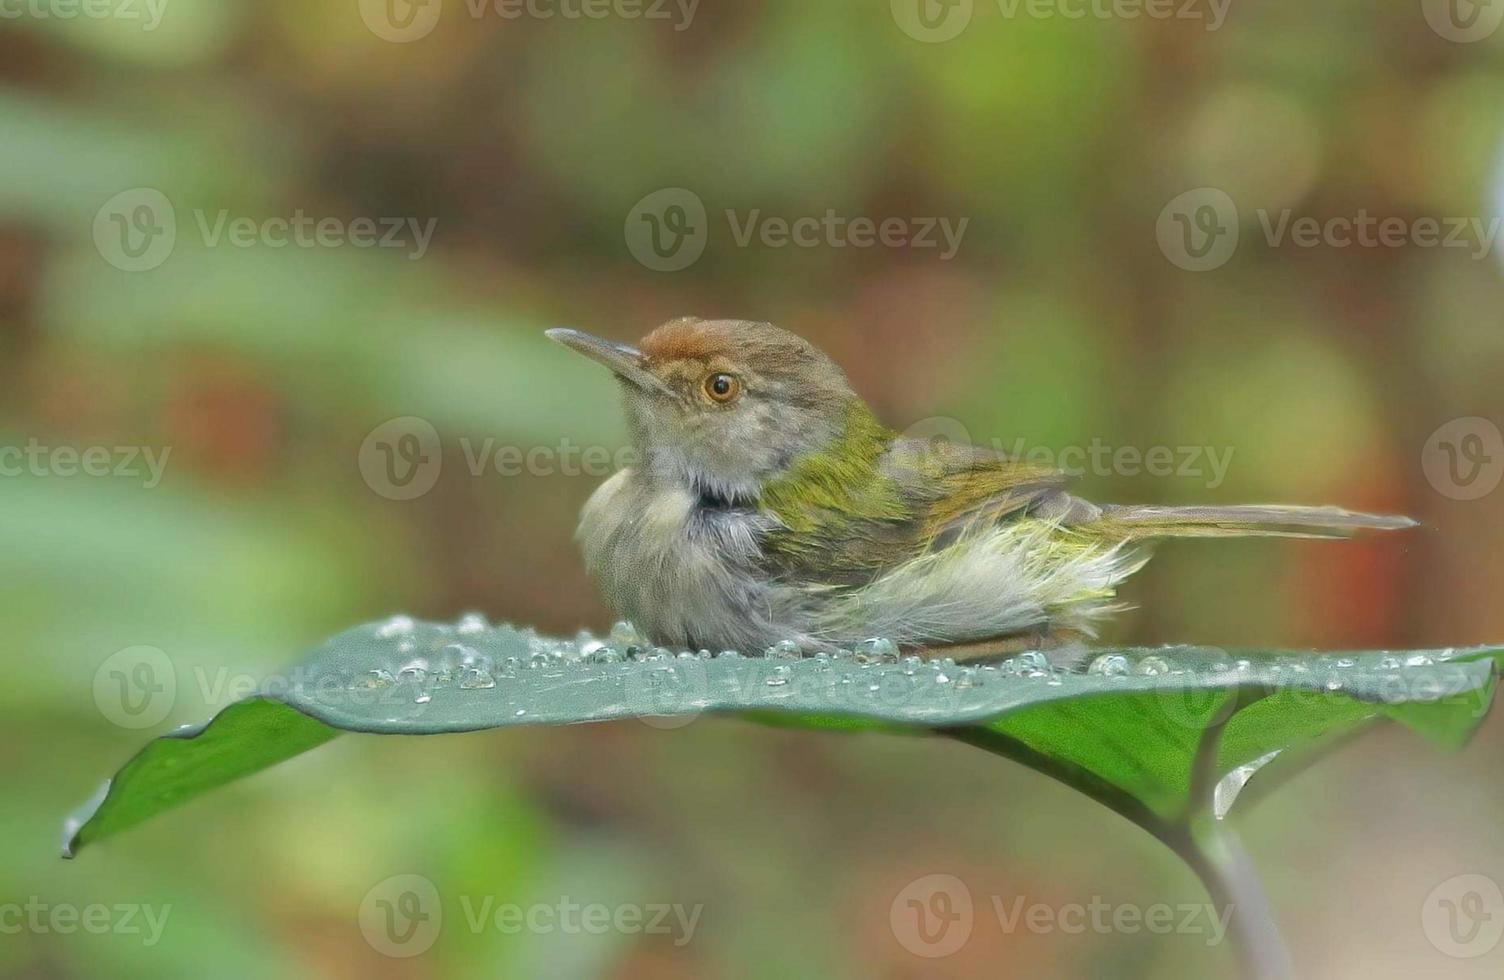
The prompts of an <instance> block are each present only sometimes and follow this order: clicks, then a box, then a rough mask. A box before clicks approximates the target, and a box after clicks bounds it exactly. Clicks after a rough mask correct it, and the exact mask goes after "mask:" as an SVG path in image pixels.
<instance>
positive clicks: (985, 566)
mask: <svg viewBox="0 0 1504 980" xmlns="http://www.w3.org/2000/svg"><path fill="white" fill-rule="evenodd" d="M546 334H547V336H548V337H549V338H550V339H552V340H554V341H557V342H558V343H560V344H562V345H564V346H565V347H567V348H570V349H571V350H573V351H575V352H578V353H579V354H582V355H584V356H585V357H587V358H590V359H591V360H593V361H596V362H598V363H599V364H602V365H604V366H605V367H606V368H608V369H610V371H611V372H612V374H613V375H614V376H615V378H616V380H617V381H618V382H619V384H620V388H621V392H622V395H623V409H624V412H625V417H626V422H627V427H628V430H629V432H630V437H631V441H632V444H633V446H634V447H635V449H636V454H635V457H634V465H631V466H626V467H624V468H622V469H619V470H618V471H616V472H615V473H614V474H613V475H612V476H611V477H610V478H609V479H607V480H606V481H605V482H604V483H602V484H601V485H600V486H599V487H598V488H597V489H596V490H595V491H594V492H593V493H592V494H591V496H590V498H589V500H588V501H587V502H586V503H585V506H584V508H583V510H582V512H581V515H580V523H579V527H578V529H577V531H576V535H575V537H576V540H577V542H578V543H579V545H580V548H581V550H582V552H583V555H584V560H585V565H586V567H587V570H588V571H589V573H590V575H591V576H592V577H593V578H594V579H595V581H596V582H597V584H598V585H599V587H600V589H601V591H602V593H603V597H604V599H605V600H606V602H607V604H608V605H609V606H610V607H611V609H612V611H613V612H614V613H615V614H616V615H617V616H618V617H619V618H620V619H622V620H625V621H628V622H630V623H631V624H632V625H633V626H635V627H636V629H637V631H638V632H639V633H640V634H641V635H642V636H643V637H645V638H646V639H647V640H650V641H651V642H652V643H654V644H655V645H658V646H663V647H667V648H674V649H683V650H697V649H706V650H711V651H718V650H736V651H741V652H743V653H747V654H752V655H756V654H758V653H760V652H765V651H768V650H771V649H774V648H778V649H782V650H785V651H788V650H792V651H794V652H796V653H798V654H800V655H806V656H808V655H818V654H820V653H821V652H822V651H825V652H838V651H841V650H850V649H853V648H856V647H857V646H859V645H861V644H863V643H870V642H872V641H874V640H875V639H881V640H884V641H886V642H887V643H891V644H892V645H894V646H896V648H898V649H899V650H901V651H903V652H905V653H906V654H908V653H913V654H917V655H919V656H922V657H929V658H934V657H950V658H952V659H955V660H957V661H979V660H986V659H989V658H997V657H1002V656H1007V655H1012V654H1014V653H1017V652H1021V651H1024V650H1031V649H1036V650H1048V649H1058V648H1062V647H1068V646H1072V645H1074V646H1075V647H1077V648H1079V647H1080V646H1081V644H1082V642H1083V640H1085V639H1090V638H1092V637H1095V636H1096V635H1097V631H1098V629H1099V627H1100V625H1101V624H1102V623H1103V622H1104V620H1107V619H1108V618H1110V617H1111V616H1112V615H1114V614H1116V613H1118V612H1121V611H1122V610H1124V609H1126V608H1130V607H1129V606H1128V605H1126V604H1125V603H1123V602H1122V601H1121V600H1120V599H1119V598H1118V595H1117V593H1118V586H1119V585H1120V583H1122V582H1123V580H1125V579H1126V578H1128V577H1129V576H1131V575H1132V574H1134V573H1135V572H1137V571H1138V570H1140V569H1141V568H1143V567H1144V565H1145V563H1146V562H1147V561H1148V560H1149V558H1150V555H1151V550H1152V546H1153V544H1154V543H1155V542H1157V541H1158V540H1159V539H1164V538H1181V537H1193V538H1194V537H1232V536H1284V537H1312V538H1347V537H1351V536H1353V535H1355V534H1358V533H1360V532H1364V531H1381V530H1395V529H1400V528H1406V527H1412V526H1414V525H1415V522H1414V521H1412V520H1410V519H1409V518H1406V517H1398V516H1383V515H1376V514H1365V513H1358V512H1354V511H1349V510H1345V509H1342V508H1339V507H1331V506H1320V507H1301V506H1284V505H1243V506H1146V505H1136V504H1119V505H1114V504H1102V505H1099V504H1094V503H1091V502H1090V501H1087V500H1085V499H1083V498H1081V497H1079V496H1076V495H1074V494H1072V493H1071V492H1070V489H1069V483H1070V477H1069V476H1068V475H1066V474H1064V473H1062V472H1060V471H1058V470H1056V469H1054V468H1051V467H1049V466H1047V465H1043V464H1040V463H1037V462H1034V461H1021V460H1018V459H1014V458H1009V457H1008V456H1006V455H1005V454H1003V453H1000V452H997V451H993V450H990V449H986V448H983V447H978V446H974V445H969V444H965V443H960V442H948V441H944V440H927V439H914V438H904V437H903V436H901V435H900V434H898V433H897V432H895V431H894V430H893V429H890V428H888V427H887V426H885V425H884V424H883V423H882V422H881V421H879V419H878V417H877V416H876V415H875V414H874V412H873V411H872V409H871V408H869V407H868V405H867V403H866V402H865V401H864V400H863V399H862V398H861V397H860V396H859V395H858V394H857V393H856V392H855V391H854V390H853V389H852V386H851V384H850V382H849V381H848V380H847V378H846V375H845V374H844V373H843V372H842V370H841V369H840V367H839V366H837V364H836V363H835V362H834V361H833V360H832V359H831V358H830V357H829V356H827V355H826V354H825V353H824V352H823V351H821V350H820V349H819V348H817V347H816V346H815V345H814V344H812V343H810V342H809V341H807V340H805V339H803V338H801V337H799V336H797V335H795V334H793V333H790V332H788V331H786V330H783V329H781V328H779V327H776V326H774V325H772V324H770V323H762V322H754V321H748V320H733V319H714V320H710V319H699V318H696V317H681V318H678V319H674V320H670V321H668V322H667V323H664V324H662V325H661V326H659V327H657V328H656V329H654V330H653V331H652V332H651V333H649V334H648V335H647V336H646V337H644V338H643V339H642V341H641V342H640V343H639V344H638V345H637V346H631V345H628V344H622V343H617V342H614V341H610V340H605V339H602V338H600V337H596V336H593V335H591V334H587V333H583V332H581V331H578V330H574V329H569V328H562V327H561V328H554V329H551V330H548V331H546Z"/></svg>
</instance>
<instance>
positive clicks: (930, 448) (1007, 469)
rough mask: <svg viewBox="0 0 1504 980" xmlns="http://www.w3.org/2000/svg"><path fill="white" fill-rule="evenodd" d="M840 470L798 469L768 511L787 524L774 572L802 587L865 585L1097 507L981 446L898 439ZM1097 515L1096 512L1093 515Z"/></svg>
mask: <svg viewBox="0 0 1504 980" xmlns="http://www.w3.org/2000/svg"><path fill="white" fill-rule="evenodd" d="M846 463H847V464H848V465H847V466H845V467H843V468H842V469H841V471H840V472H830V470H831V468H832V467H831V465H830V463H829V461H828V460H821V461H820V463H819V466H820V467H823V470H821V471H816V469H815V468H813V467H810V468H806V469H804V470H803V471H801V467H800V465H796V466H795V467H794V468H793V471H792V472H791V474H790V476H789V477H787V478H785V481H781V485H778V486H774V487H771V488H769V491H765V493H764V496H763V503H764V506H765V507H766V508H767V509H768V510H769V511H770V512H771V513H772V514H773V515H774V516H775V517H776V518H777V521H778V527H777V528H776V529H774V530H773V531H771V532H769V533H768V535H767V537H766V540H765V542H764V554H765V560H766V562H767V568H766V569H765V570H766V571H767V572H768V573H769V574H770V575H772V576H775V577H777V578H779V579H781V580H784V581H788V582H791V583H796V584H801V585H811V586H815V585H829V586H837V587H839V586H858V585H864V584H866V583H868V582H870V581H872V580H873V579H874V578H876V577H877V576H879V575H881V574H882V573H883V572H884V571H887V570H889V569H892V568H894V567H896V566H898V565H901V564H903V563H904V562H907V561H909V560H911V559H913V558H916V557H918V556H920V555H923V554H926V553H928V552H931V551H934V550H936V549H940V548H944V547H945V546H947V545H948V544H949V543H951V542H952V541H954V540H955V539H956V538H957V537H959V536H960V535H961V534H963V533H964V532H965V531H966V529H967V528H969V527H975V526H978V525H980V524H986V523H994V522H998V521H1004V520H1009V519H1012V518H1016V517H1018V516H1020V515H1023V514H1026V513H1033V512H1039V513H1041V514H1043V515H1045V516H1049V517H1051V518H1060V517H1070V516H1072V513H1071V512H1072V511H1073V510H1079V509H1080V508H1081V507H1083V506H1084V507H1088V508H1089V507H1091V505H1089V504H1085V502H1084V501H1077V499H1076V498H1073V497H1070V496H1069V495H1068V494H1066V493H1065V491H1064V490H1063V488H1064V486H1065V485H1066V484H1067V483H1068V482H1069V479H1070V478H1069V477H1068V476H1066V475H1065V474H1063V473H1061V472H1059V471H1058V470H1053V469H1050V468H1048V467H1042V466H1038V465H1035V464H1030V463H1023V462H1018V461H1015V460H1011V459H1008V458H1007V457H1004V456H1002V455H1000V454H998V453H995V452H991V451H988V450H985V449H980V448H977V447H974V446H966V445H956V444H954V443H946V442H926V441H921V440H910V439H894V440H891V441H888V442H886V443H885V444H883V445H882V446H881V447H880V449H879V451H878V452H877V453H875V454H873V455H872V456H870V457H869V458H867V459H866V460H856V461H852V460H850V459H847V460H846ZM1092 510H1093V511H1095V508H1092Z"/></svg>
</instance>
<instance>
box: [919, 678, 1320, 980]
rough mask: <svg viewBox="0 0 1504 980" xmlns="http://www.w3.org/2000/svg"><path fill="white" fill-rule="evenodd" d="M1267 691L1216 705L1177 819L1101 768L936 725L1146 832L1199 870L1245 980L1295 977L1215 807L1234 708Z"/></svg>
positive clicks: (1248, 867) (987, 734)
mask: <svg viewBox="0 0 1504 980" xmlns="http://www.w3.org/2000/svg"><path fill="white" fill-rule="evenodd" d="M1263 696H1264V693H1263V692H1259V691H1243V692H1239V693H1238V694H1237V695H1236V696H1234V697H1232V698H1229V699H1228V700H1227V702H1226V703H1225V704H1223V705H1222V706H1221V708H1220V709H1219V710H1218V712H1217V714H1216V717H1214V718H1213V719H1212V721H1211V723H1210V724H1208V725H1207V727H1206V729H1205V730H1204V731H1203V732H1202V735H1201V739H1200V742H1199V743H1198V744H1197V747H1196V757H1195V759H1194V761H1193V762H1192V765H1191V773H1190V783H1191V786H1190V790H1191V792H1190V799H1189V801H1188V804H1187V806H1186V807H1185V808H1184V809H1183V810H1182V811H1181V812H1180V813H1178V814H1177V815H1175V816H1174V817H1173V818H1166V817H1163V816H1161V815H1160V814H1158V813H1156V812H1155V811H1154V810H1153V809H1152V808H1150V807H1149V806H1148V805H1147V804H1146V803H1144V802H1143V801H1142V800H1140V799H1139V798H1138V797H1136V796H1134V795H1133V794H1132V793H1129V792H1127V791H1126V790H1124V789H1122V788H1120V787H1118V786H1116V785H1114V784H1112V783H1111V782H1109V781H1107V780H1106V779H1103V778H1102V777H1101V776H1098V775H1097V774H1096V773H1094V772H1091V771H1090V770H1088V769H1085V768H1083V767H1081V766H1076V765H1072V764H1070V763H1067V762H1064V761H1062V760H1060V759H1054V758H1051V757H1049V756H1046V755H1044V754H1042V753H1040V752H1037V751H1035V750H1034V749H1032V748H1030V747H1029V746H1027V745H1025V744H1024V743H1022V742H1020V741H1018V740H1016V739H1014V738H1010V737H1009V736H1007V735H1004V734H1002V733H1001V732H997V731H994V730H992V729H988V728H982V727H971V726H967V727H957V728H942V729H938V730H937V731H938V732H939V733H940V734H942V735H946V736H948V737H950V738H953V739H956V740H957V741H960V742H965V743H966V744H967V745H974V746H976V747H977V748H980V749H985V750H987V751H988V752H991V753H993V754H994V755H999V756H1002V757H1003V758H1006V759H1011V760H1013V761H1014V762H1018V763H1020V764H1022V765H1025V766H1028V767H1029V768H1031V769H1034V770H1035V771H1037V772H1041V773H1043V774H1045V775H1047V776H1050V777H1052V778H1054V779H1057V780H1059V781H1061V782H1063V783H1065V784H1066V785H1067V786H1070V787H1072V788H1073V789H1075V790H1077V791H1079V792H1081V793H1084V794H1085V795H1087V796H1089V797H1091V798H1092V799H1094V800H1096V801H1097V802H1098V803H1100V804H1102V805H1103V806H1105V807H1107V808H1108V809H1109V810H1112V811H1113V812H1114V813H1117V814H1119V815H1120V816H1122V817H1124V818H1126V819H1128V820H1129V821H1131V822H1133V823H1134V824H1137V825H1138V826H1139V827H1141V828H1142V829H1144V830H1146V831H1148V832H1149V833H1150V834H1152V835H1153V836H1154V837H1155V838H1156V839H1157V840H1159V841H1160V842H1161V843H1163V844H1164V845H1165V846H1166V847H1168V848H1170V850H1172V851H1174V852H1175V853H1176V854H1177V855H1178V856H1179V857H1180V859H1181V860H1182V861H1184V862H1185V863H1186V865H1187V866H1189V867H1190V869H1191V870H1192V871H1193V872H1195V874H1196V877H1197V878H1199V879H1200V881H1201V884H1202V887H1204V888H1205V889H1206V892H1207V895H1208V897H1209V898H1210V899H1211V902H1212V906H1213V909H1212V912H1213V914H1214V915H1216V916H1219V918H1220V917H1221V916H1226V924H1227V935H1226V939H1227V942H1228V945H1229V946H1230V947H1231V948H1232V950H1233V952H1234V954H1235V955H1236V956H1237V958H1238V963H1239V967H1240V972H1241V974H1242V976H1243V977H1244V978H1245V980H1290V978H1292V977H1294V975H1295V971H1294V967H1293V965H1292V963H1291V961H1290V954H1289V951H1288V950H1287V949H1286V948H1285V943H1284V939H1283V938H1282V937H1281V936H1280V933H1279V927H1278V925H1277V924H1276V922H1275V918H1274V912H1273V910H1272V908H1271V907H1270V905H1269V899H1268V896H1267V895H1265V893H1264V888H1263V885H1262V884H1261V883H1260V882H1259V878H1258V875H1257V874H1256V873H1255V872H1254V870H1253V865H1252V863H1251V862H1250V861H1249V859H1248V855H1247V854H1246V853H1245V852H1244V850H1243V846H1242V843H1241V842H1240V841H1239V840H1238V836H1237V834H1236V833H1235V832H1234V831H1233V829H1232V828H1231V827H1229V826H1227V824H1226V823H1224V822H1223V821H1221V820H1218V819H1217V818H1216V812H1215V807H1214V802H1215V797H1216V790H1217V783H1218V782H1219V781H1220V779H1221V776H1222V773H1221V769H1220V767H1219V766H1218V764H1217V753H1218V749H1219V747H1220V745H1221V741H1222V732H1223V730H1224V729H1225V728H1226V726H1227V722H1228V721H1229V720H1230V719H1231V718H1232V717H1233V716H1234V715H1236V714H1237V713H1238V712H1239V711H1241V710H1242V709H1243V708H1245V707H1247V706H1248V705H1249V704H1252V703H1253V702H1254V701H1257V700H1258V699H1259V698H1260V697H1263Z"/></svg>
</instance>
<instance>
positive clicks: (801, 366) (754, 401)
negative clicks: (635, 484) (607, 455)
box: [548, 317, 861, 501]
mask: <svg viewBox="0 0 1504 980" xmlns="http://www.w3.org/2000/svg"><path fill="white" fill-rule="evenodd" d="M548 336H549V337H550V338H552V339H553V340H556V341H558V342H559V343H561V344H563V345H564V346H566V347H569V348H571V349H572V350H575V351H578V352H579V353H581V354H584V355H585V356H586V357H589V358H590V359H591V360H594V361H598V362H600V363H601V364H604V365H605V366H606V367H608V368H610V369H611V371H612V372H613V373H614V374H615V375H616V377H617V378H618V379H619V380H620V381H621V384H622V390H623V394H624V397H625V407H626V415H627V423H628V425H629V426H630V428H631V432H632V439H633V442H634V443H635V445H636V446H637V448H638V449H639V450H641V452H642V453H643V455H644V459H645V463H646V465H647V467H648V468H649V470H650V471H651V472H652V474H653V475H654V476H655V477H658V478H662V479H667V480H674V481H681V482H683V483H684V484H685V485H687V486H688V487H690V488H691V489H692V490H694V491H695V492H696V493H699V494H702V495H709V496H712V497H715V498H717V499H722V500H729V501H735V500H742V499H748V498H752V497H755V496H756V495H757V493H758V491H759V490H760V488H761V487H762V486H763V485H765V484H766V483H767V482H769V481H771V480H774V479H777V478H778V476H780V475H781V474H782V473H783V472H785V471H786V470H787V469H788V467H789V466H790V465H791V464H792V463H793V462H794V461H795V460H798V459H800V458H801V457H804V456H806V455H807V454H809V453H814V452H821V451H823V450H825V449H827V448H829V447H831V446H834V445H836V444H837V443H838V442H839V440H840V439H841V437H842V435H843V433H844V431H845V429H846V426H847V422H848V419H849V417H850V415H851V413H852V411H853V410H854V409H855V408H858V407H860V406H861V402H860V400H859V399H858V398H857V396H856V395H855V394H854V393H853V392H852V390H851V386H850V385H849V384H848V383H847V381H846V376H845V375H844V374H842V373H841V369H840V368H838V367H837V366H836V365H835V362H833V361H832V360H831V359H830V358H829V357H827V356H825V354H824V353H822V352H821V351H820V350H819V349H818V348H816V347H815V346H814V345H813V344H810V343H809V342H808V341H805V340H803V339H802V338H800V337H796V336H794V335H793V334H791V333H789V332H787V331H785V330H780V329H779V328H777V327H775V326H773V325H772V324H768V323H752V322H750V321H746V320H699V319H695V318H693V317H684V318H681V319H678V320H670V321H669V322H668V323H665V324H664V325H663V326H661V327H659V328H658V329H656V330H654V331H653V332H652V333H650V334H648V335H647V336H646V337H644V338H643V339H642V342H641V343H640V344H638V345H637V346H636V347H631V346H628V345H626V344H618V343H615V342H612V341H608V340H602V339H600V338H599V337H592V336H590V335H589V334H585V333H581V332H579V331H577V330H568V329H563V328H559V329H554V330H550V331H548Z"/></svg>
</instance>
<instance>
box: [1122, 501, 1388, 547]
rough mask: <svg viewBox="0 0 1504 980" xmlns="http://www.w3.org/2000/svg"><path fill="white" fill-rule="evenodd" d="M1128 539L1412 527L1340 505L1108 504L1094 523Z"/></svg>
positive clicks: (1328, 534)
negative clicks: (1156, 505) (1346, 508)
mask: <svg viewBox="0 0 1504 980" xmlns="http://www.w3.org/2000/svg"><path fill="white" fill-rule="evenodd" d="M1096 523H1097V525H1098V527H1099V528H1101V529H1102V530H1110V531H1111V532H1112V533H1114V534H1121V535H1122V536H1123V537H1124V538H1127V539H1130V540H1131V539H1138V538H1160V537H1166V538H1213V537H1245V536H1255V537H1282V538H1350V537H1352V536H1354V535H1356V534H1360V533H1362V532H1364V531H1397V530H1401V529H1403V528H1407V527H1415V526H1416V522H1415V521H1412V520H1411V519H1410V518H1408V517H1395V516H1387V515H1382V514H1363V513H1359V512H1357V511H1351V510H1343V509H1342V508H1341V507H1287V506H1283V505H1278V504H1268V505H1261V504H1249V505H1244V506H1235V507H1150V506H1136V505H1109V506H1106V507H1103V508H1102V516H1101V518H1099V520H1098V522H1096Z"/></svg>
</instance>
